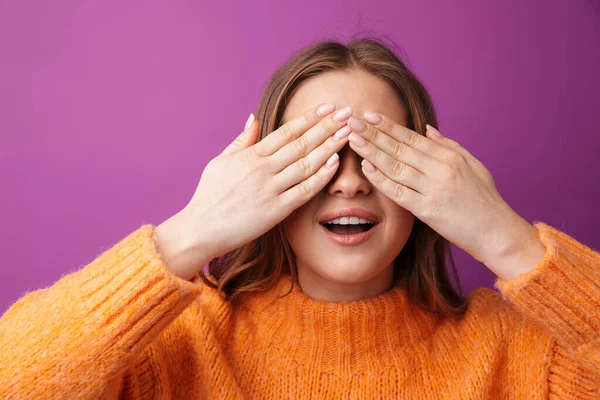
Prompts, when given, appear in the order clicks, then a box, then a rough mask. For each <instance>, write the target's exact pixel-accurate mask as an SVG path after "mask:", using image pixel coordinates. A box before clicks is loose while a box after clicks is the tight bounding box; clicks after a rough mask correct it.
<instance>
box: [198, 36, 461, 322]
mask: <svg viewBox="0 0 600 400" xmlns="http://www.w3.org/2000/svg"><path fill="white" fill-rule="evenodd" d="M391 47H393V45H391V46H387V45H386V44H385V43H384V42H383V41H382V40H381V39H376V38H369V37H363V38H358V39H354V40H352V41H351V42H349V43H348V44H347V45H344V44H342V43H340V42H338V41H333V40H327V41H321V42H317V43H313V44H311V45H309V46H307V47H305V48H303V49H301V50H300V51H298V52H297V53H295V54H294V55H293V56H292V57H291V58H290V59H289V60H287V61H286V62H285V63H284V64H283V65H282V66H281V67H280V68H279V69H278V70H277V71H276V72H275V73H274V74H273V75H272V77H271V78H270V80H269V82H268V85H267V87H266V90H265V91H264V92H263V94H262V97H261V100H260V104H259V107H258V111H257V113H256V119H257V120H258V121H260V124H261V125H260V136H259V140H262V139H263V138H265V137H266V136H267V135H268V134H269V133H271V132H273V131H274V130H276V129H277V128H278V127H279V126H280V125H281V121H282V118H283V114H284V111H285V108H286V106H287V104H288V102H289V101H290V99H291V98H292V96H293V95H294V93H295V90H296V89H297V88H298V86H299V85H300V84H301V83H302V82H304V81H306V80H307V79H309V78H311V77H313V76H316V75H319V74H322V73H324V72H330V71H347V70H352V69H362V70H364V71H367V72H369V73H371V74H373V75H375V76H377V77H379V78H380V79H383V80H384V81H385V82H387V83H388V85H390V87H392V88H393V89H394V90H395V92H396V93H397V95H398V98H399V99H400V101H401V102H402V104H403V106H404V107H405V110H406V111H407V115H408V118H407V120H408V124H409V126H408V128H410V129H412V130H414V131H416V132H418V133H419V134H421V135H425V130H426V124H430V125H433V126H435V127H438V124H437V120H436V115H435V110H434V108H433V104H432V101H431V98H430V96H429V94H428V93H427V90H426V89H425V87H424V86H423V85H422V84H421V83H420V82H419V80H418V79H417V78H416V77H415V75H414V74H413V73H412V72H411V71H410V70H409V69H408V67H407V66H406V65H405V64H404V63H403V62H402V61H401V60H400V59H399V58H398V57H397V56H396V55H395V54H394V52H393V51H392V50H391V49H390V48H391ZM446 255H448V260H449V262H450V266H451V268H452V271H453V273H454V277H455V280H456V284H457V286H458V292H457V291H456V289H455V288H454V287H453V286H452V284H451V283H450V279H449V276H448V272H447V269H446V257H445V256H446ZM393 268H394V281H395V283H399V284H401V285H403V286H404V287H405V288H406V290H407V294H408V296H409V298H410V299H412V300H414V301H415V302H416V303H417V304H418V305H419V306H420V307H422V308H423V309H425V310H428V311H430V312H433V313H436V314H443V315H447V316H459V315H461V314H463V313H464V312H465V311H466V300H465V298H464V297H463V295H462V290H461V288H460V281H459V277H458V273H457V271H456V266H455V264H454V259H453V258H452V253H451V249H450V243H449V242H448V241H447V240H446V239H444V238H443V237H441V236H440V235H439V234H438V233H437V232H435V231H434V230H433V229H431V228H430V227H429V226H428V225H426V224H425V223H423V222H422V221H420V220H419V219H418V218H415V223H414V225H413V229H412V231H411V234H410V236H409V239H408V241H407V243H406V244H405V246H404V248H403V249H402V251H401V252H400V253H399V254H398V256H397V257H396V258H395V259H394V263H393ZM208 272H209V274H210V275H211V277H207V276H206V275H205V273H204V272H203V271H200V272H199V275H200V277H201V278H202V280H203V281H204V283H205V284H207V285H209V286H210V287H212V288H214V289H218V290H219V292H220V293H221V294H222V295H223V296H225V297H227V298H229V299H230V300H231V301H236V300H239V299H240V298H241V297H243V296H242V295H243V294H250V293H252V292H258V291H264V290H268V289H270V288H272V287H273V286H274V285H275V283H276V282H277V280H278V279H279V277H280V276H281V274H282V273H290V274H291V275H292V277H293V284H298V280H297V266H296V261H295V255H294V252H293V250H292V248H291V246H290V244H289V242H288V241H287V239H286V236H285V234H284V230H283V222H280V223H279V224H278V225H276V226H275V227H273V228H272V229H271V230H269V231H268V232H266V233H265V234H263V235H262V236H260V237H259V238H257V239H255V240H253V241H251V242H249V243H247V244H245V245H243V246H241V247H239V248H237V249H235V250H233V251H231V252H229V253H227V254H225V255H224V256H222V257H219V258H215V259H213V260H211V261H210V263H209V265H208ZM212 278H214V279H212ZM398 281H399V282H398ZM290 290H291V288H290Z"/></svg>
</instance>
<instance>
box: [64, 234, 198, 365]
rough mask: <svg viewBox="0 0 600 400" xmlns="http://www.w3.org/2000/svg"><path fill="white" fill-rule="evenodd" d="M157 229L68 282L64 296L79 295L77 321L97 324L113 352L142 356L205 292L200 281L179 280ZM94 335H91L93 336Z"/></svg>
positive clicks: (130, 240)
mask: <svg viewBox="0 0 600 400" xmlns="http://www.w3.org/2000/svg"><path fill="white" fill-rule="evenodd" d="M154 229H155V227H154V226H152V225H150V224H146V225H142V226H141V227H140V228H139V229H137V230H136V231H134V232H132V233H130V234H129V235H128V236H126V237H125V238H124V239H123V240H121V241H120V242H119V243H117V244H115V245H114V246H113V247H112V248H110V249H109V250H107V251H105V252H104V253H102V254H101V255H100V256H98V257H97V258H96V259H95V260H94V261H93V262H92V263H91V264H89V265H88V266H87V267H86V268H85V269H84V270H82V271H79V272H78V273H75V274H72V275H70V276H67V277H65V278H64V279H63V280H62V281H61V282H60V284H61V285H65V286H67V287H66V288H65V290H70V291H74V292H76V293H79V299H80V301H81V302H82V303H83V304H82V305H83V306H82V307H76V308H75V310H78V311H80V312H81V315H73V318H74V319H75V320H77V319H78V318H81V320H82V321H96V322H95V323H92V324H89V325H88V326H90V327H93V328H94V329H97V331H96V332H97V334H98V335H101V336H104V340H103V341H107V340H108V343H110V344H111V347H113V348H114V349H120V350H122V351H123V352H124V353H123V354H138V353H139V352H141V351H142V349H143V348H145V347H146V345H147V344H148V343H149V342H151V341H152V340H153V338H154V337H156V336H157V335H158V334H159V333H160V331H162V330H163V329H164V328H165V327H166V326H167V325H168V324H169V323H170V322H172V321H173V320H174V319H175V318H176V317H177V316H178V315H179V314H180V313H181V312H182V311H183V310H184V309H185V308H186V307H187V306H188V305H189V304H190V303H191V302H192V301H193V300H194V298H195V297H196V296H197V295H198V294H199V293H200V292H201V291H202V288H203V284H202V280H201V278H200V277H199V276H198V275H196V276H195V277H194V278H193V279H192V280H191V281H187V280H184V279H181V278H179V277H177V276H176V275H174V274H173V273H172V272H171V271H170V270H169V269H168V267H167V266H166V265H165V263H164V261H163V260H162V258H161V255H160V253H159V252H158V250H157V248H156V243H155V241H154V236H153V234H154ZM90 333H91V332H90Z"/></svg>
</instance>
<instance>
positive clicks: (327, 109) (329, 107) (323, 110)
mask: <svg viewBox="0 0 600 400" xmlns="http://www.w3.org/2000/svg"><path fill="white" fill-rule="evenodd" d="M333 110H335V105H333V104H331V103H327V104H323V105H322V106H320V107H319V108H317V115H318V116H319V117H324V116H325V115H327V114H329V113H331V112H333Z"/></svg>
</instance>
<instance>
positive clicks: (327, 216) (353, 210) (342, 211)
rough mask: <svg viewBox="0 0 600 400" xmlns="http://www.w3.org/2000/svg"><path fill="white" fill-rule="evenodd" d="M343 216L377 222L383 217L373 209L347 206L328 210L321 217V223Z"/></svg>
mask: <svg viewBox="0 0 600 400" xmlns="http://www.w3.org/2000/svg"><path fill="white" fill-rule="evenodd" d="M341 217H359V218H364V219H366V220H369V221H373V222H375V223H376V224H377V223H379V222H380V221H381V218H379V216H378V215H377V214H375V213H374V212H372V211H369V210H367V209H366V208H363V207H345V208H338V209H334V210H330V211H327V212H325V213H323V214H322V215H321V216H320V217H319V223H320V224H323V223H324V222H326V221H331V220H332V219H336V218H341Z"/></svg>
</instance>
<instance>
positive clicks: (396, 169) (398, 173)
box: [392, 161, 406, 177]
mask: <svg viewBox="0 0 600 400" xmlns="http://www.w3.org/2000/svg"><path fill="white" fill-rule="evenodd" d="M405 171H406V165H405V164H403V163H401V162H398V161H396V162H394V166H393V167H392V174H393V175H394V176H395V177H402V176H403V175H404V173H405Z"/></svg>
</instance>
